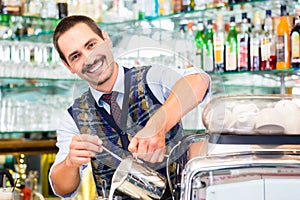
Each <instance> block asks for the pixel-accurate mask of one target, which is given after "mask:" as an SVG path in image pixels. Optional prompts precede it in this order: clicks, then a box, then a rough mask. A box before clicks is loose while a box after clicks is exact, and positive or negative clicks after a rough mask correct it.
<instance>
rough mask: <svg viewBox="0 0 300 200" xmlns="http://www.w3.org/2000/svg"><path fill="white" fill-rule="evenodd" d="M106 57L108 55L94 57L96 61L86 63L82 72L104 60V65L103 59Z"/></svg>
mask: <svg viewBox="0 0 300 200" xmlns="http://www.w3.org/2000/svg"><path fill="white" fill-rule="evenodd" d="M105 59H106V56H105V55H102V56H100V57H98V58H96V59H94V61H93V62H92V63H87V64H84V66H83V69H82V73H83V74H84V73H86V72H87V71H88V70H89V69H90V68H91V67H93V66H95V65H96V64H98V63H100V62H102V65H103V61H104V60H105Z"/></svg>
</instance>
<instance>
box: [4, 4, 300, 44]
mask: <svg viewBox="0 0 300 200" xmlns="http://www.w3.org/2000/svg"><path fill="white" fill-rule="evenodd" d="M279 4H280V1H275V2H272V1H270V0H254V1H251V2H242V3H237V4H229V5H217V6H216V7H207V8H203V9H199V10H193V11H189V12H179V13H172V14H168V15H160V16H157V17H149V18H145V19H132V20H122V21H117V22H98V24H99V25H100V27H102V28H104V30H106V31H107V32H108V33H110V34H112V33H119V31H121V30H123V31H126V30H128V28H133V29H135V28H136V27H139V26H141V24H142V23H148V24H151V27H153V23H154V22H159V21H163V20H169V21H171V22H174V23H178V22H179V21H180V20H196V21H197V20H198V19H199V18H202V19H209V18H215V17H216V15H217V14H218V13H222V14H224V16H229V15H235V16H238V15H240V13H241V12H248V13H249V12H255V11H256V10H258V9H259V10H264V9H265V6H266V5H267V7H268V9H272V10H275V9H276V10H279ZM298 4H299V3H298V1H296V0H289V1H288V3H287V6H288V8H290V9H289V10H290V11H289V13H290V14H293V12H294V9H293V7H294V6H295V5H298ZM242 5H245V6H246V5H249V6H251V9H249V8H244V9H239V10H235V11H234V12H230V11H229V10H230V9H228V8H230V7H233V8H234V7H237V6H242ZM274 13H275V14H276V15H279V14H280V13H279V12H274ZM11 19H13V20H11ZM11 21H13V22H11ZM59 21H60V19H57V18H43V17H36V16H21V15H12V14H1V13H0V22H3V24H5V23H7V24H9V23H10V25H8V27H9V26H11V25H13V26H16V24H18V23H19V24H30V25H32V27H31V29H32V30H31V32H32V33H30V34H29V35H20V34H17V35H15V36H10V37H8V38H6V39H13V40H14V39H17V40H28V41H41V42H51V37H49V36H51V35H52V34H53V30H54V28H55V26H56V25H57V24H58V23H59ZM31 23H32V24H31ZM159 28H162V29H166V28H167V26H160V27H159ZM0 37H1V36H0ZM4 39H5V38H4Z"/></svg>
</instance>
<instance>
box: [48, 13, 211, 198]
mask: <svg viewBox="0 0 300 200" xmlns="http://www.w3.org/2000/svg"><path fill="white" fill-rule="evenodd" d="M53 42H54V46H55V48H56V49H57V51H58V53H59V55H60V58H61V60H62V62H63V64H64V65H65V66H66V67H67V68H68V69H69V70H70V72H71V73H76V74H77V75H78V76H79V77H80V78H81V79H83V80H85V81H87V83H88V84H89V89H88V91H86V92H84V93H83V94H82V96H81V97H79V98H77V99H75V100H74V103H73V105H72V106H71V107H70V108H69V109H68V110H67V111H66V113H65V114H64V116H62V118H61V123H60V127H59V129H58V130H57V146H58V148H59V152H58V153H57V156H56V160H55V163H54V164H53V166H52V167H51V170H50V173H49V180H50V183H51V186H52V189H53V191H54V192H55V194H56V195H57V196H60V197H71V196H73V195H74V194H75V193H76V191H77V190H78V187H79V185H80V183H81V174H82V170H83V169H84V168H85V167H86V166H87V164H88V163H89V162H91V166H92V169H93V176H94V180H95V185H96V188H97V192H98V194H99V195H103V194H102V189H101V184H102V183H103V180H105V181H106V183H107V185H108V187H110V184H111V178H112V175H113V173H114V171H115V169H116V167H117V166H118V161H116V160H114V158H112V157H111V156H110V155H109V154H108V153H107V152H103V151H102V148H101V147H102V145H103V146H105V147H106V148H108V149H109V150H110V151H113V152H114V153H115V154H117V155H118V156H120V157H122V158H125V157H126V156H131V155H134V156H137V157H138V158H140V159H142V160H143V161H144V163H145V165H148V166H150V167H152V168H154V167H155V170H158V171H159V172H161V173H162V174H165V161H166V157H167V156H166V155H168V152H169V150H170V148H172V147H173V146H174V145H175V144H176V143H177V142H178V141H180V140H181V139H182V137H183V129H182V125H181V123H180V120H181V118H182V117H183V116H184V115H185V114H186V113H188V112H189V111H190V110H191V109H193V108H194V107H195V106H197V105H198V104H199V103H200V102H202V100H203V99H204V98H205V95H206V94H207V92H208V91H209V84H210V79H209V76H208V75H207V74H205V73H203V72H199V71H197V70H196V69H195V68H188V69H177V68H175V67H174V69H171V68H167V67H163V66H159V67H158V66H143V67H132V68H127V67H123V66H119V65H118V64H117V63H116V62H115V61H114V57H113V54H112V52H111V48H112V44H111V41H110V39H109V37H108V35H107V34H106V33H105V32H104V31H102V30H101V29H100V28H99V26H98V25H97V24H96V23H95V22H94V21H93V20H92V19H90V18H88V17H86V16H79V15H75V16H69V17H65V18H63V19H62V20H61V22H60V23H59V24H58V25H57V27H56V29H55V32H54V35H53ZM107 99H108V100H109V101H110V102H108V101H107ZM113 101H114V102H115V103H114V104H113V103H112V102H113ZM108 189H109V188H108ZM121 196H122V198H123V199H130V197H128V196H126V195H123V194H122V195H121ZM168 198H171V197H170V195H169V194H168V193H166V194H165V195H164V196H163V197H162V199H168Z"/></svg>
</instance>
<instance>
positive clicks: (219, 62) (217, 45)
mask: <svg viewBox="0 0 300 200" xmlns="http://www.w3.org/2000/svg"><path fill="white" fill-rule="evenodd" d="M216 25H217V28H216V31H215V32H214V36H213V38H214V42H213V44H214V64H215V67H214V68H215V72H224V71H225V69H224V67H225V63H224V52H225V51H224V45H225V34H224V19H223V15H222V14H219V15H218V16H217V24H216Z"/></svg>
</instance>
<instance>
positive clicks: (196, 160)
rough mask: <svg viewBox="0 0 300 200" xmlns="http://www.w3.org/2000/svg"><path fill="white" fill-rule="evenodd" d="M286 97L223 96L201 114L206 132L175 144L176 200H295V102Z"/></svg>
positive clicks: (299, 193) (299, 137) (299, 144)
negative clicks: (179, 153)
mask: <svg viewBox="0 0 300 200" xmlns="http://www.w3.org/2000/svg"><path fill="white" fill-rule="evenodd" d="M299 100H300V99H299V96H292V95H228V96H220V97H216V98H213V99H211V101H210V102H209V103H208V104H207V105H206V107H205V108H204V110H203V115H202V119H203V123H204V125H205V128H206V130H205V131H204V132H202V133H200V134H195V135H190V136H189V137H187V138H185V140H183V141H182V144H179V146H181V148H186V149H187V152H188V160H187V162H186V163H185V165H184V169H183V170H182V172H181V182H180V199H181V200H240V199H243V200H253V199H255V200H282V199H299V197H300V190H299V186H300V123H299V120H300V104H299V102H300V101H299Z"/></svg>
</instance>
